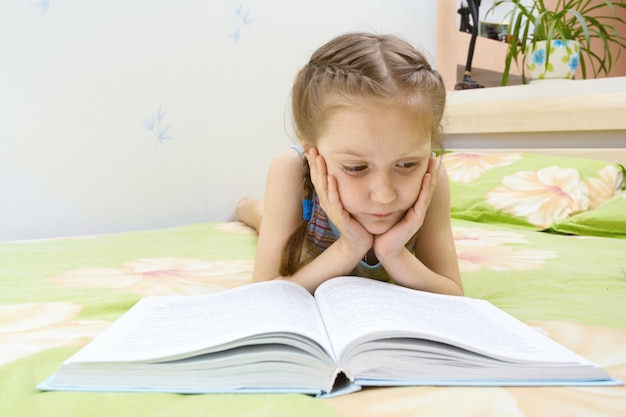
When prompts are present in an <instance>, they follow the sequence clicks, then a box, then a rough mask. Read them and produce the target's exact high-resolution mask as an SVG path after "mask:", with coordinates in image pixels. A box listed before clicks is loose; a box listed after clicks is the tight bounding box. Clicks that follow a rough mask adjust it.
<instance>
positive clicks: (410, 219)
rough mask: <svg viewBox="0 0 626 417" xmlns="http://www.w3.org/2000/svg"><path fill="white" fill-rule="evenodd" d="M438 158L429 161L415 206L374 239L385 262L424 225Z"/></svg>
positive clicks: (433, 185) (403, 247) (377, 249)
mask: <svg viewBox="0 0 626 417" xmlns="http://www.w3.org/2000/svg"><path fill="white" fill-rule="evenodd" d="M436 170H437V158H436V157H435V155H434V154H433V155H432V156H431V157H430V159H429V161H428V169H427V170H426V173H425V174H424V177H423V178H422V186H421V189H420V192H419V194H418V196H417V200H416V201H415V204H414V205H413V206H412V207H410V208H409V209H408V210H407V212H406V214H405V215H404V217H403V218H402V219H401V220H400V221H399V222H398V223H396V224H395V225H394V226H393V227H392V228H391V229H389V230H388V231H387V232H385V233H384V234H382V235H378V236H376V237H375V239H374V252H375V253H376V256H377V258H378V259H379V260H380V261H381V262H383V264H384V262H385V260H386V259H389V258H392V257H394V256H396V255H398V254H400V253H401V252H402V251H403V250H404V249H405V245H406V243H407V242H408V241H409V239H411V237H413V235H415V233H417V231H418V230H419V229H420V228H421V227H422V225H423V224H424V219H425V217H426V211H427V210H428V206H429V205H430V201H431V200H432V196H433V193H434V191H435V186H436V183H437V181H436V178H437V173H436Z"/></svg>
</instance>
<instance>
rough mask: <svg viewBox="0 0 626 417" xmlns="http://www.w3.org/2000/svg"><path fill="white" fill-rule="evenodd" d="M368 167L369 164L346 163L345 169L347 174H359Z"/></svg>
mask: <svg viewBox="0 0 626 417" xmlns="http://www.w3.org/2000/svg"><path fill="white" fill-rule="evenodd" d="M366 169H367V165H344V166H343V171H344V172H345V173H346V174H350V175H357V174H360V173H362V172H363V171H365V170H366Z"/></svg>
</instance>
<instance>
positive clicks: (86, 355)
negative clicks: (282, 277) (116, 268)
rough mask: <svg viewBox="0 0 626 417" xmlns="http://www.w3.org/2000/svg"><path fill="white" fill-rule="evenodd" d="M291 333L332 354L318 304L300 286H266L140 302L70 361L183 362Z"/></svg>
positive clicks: (254, 285) (287, 283)
mask: <svg viewBox="0 0 626 417" xmlns="http://www.w3.org/2000/svg"><path fill="white" fill-rule="evenodd" d="M284 332H293V333H297V334H300V335H304V336H306V337H308V338H311V339H313V340H316V341H317V342H318V343H319V344H321V345H322V346H323V347H324V348H325V349H326V350H327V351H331V347H330V342H329V341H328V338H327V335H326V332H325V330H324V325H323V323H322V321H321V317H320V315H319V311H318V309H317V305H316V303H315V299H314V298H313V297H312V296H311V295H310V294H309V292H308V291H306V290H305V289H304V288H302V287H301V286H299V285H297V284H294V283H292V282H287V281H278V280H276V281H268V282H262V283H258V284H251V285H247V286H243V287H239V288H235V289H232V290H228V291H222V292H218V293H214V294H208V295H201V296H174V297H169V296H157V297H146V298H144V299H142V300H140V301H139V302H138V303H137V304H136V305H135V306H134V307H133V308H132V309H130V310H129V311H128V312H127V313H126V314H125V315H124V316H122V317H121V318H120V319H118V320H117V321H116V322H115V323H114V324H113V325H112V326H111V327H109V328H108V329H107V330H105V331H104V332H103V333H102V334H101V335H99V336H98V337H97V338H96V339H95V340H94V341H92V342H91V343H90V344H89V345H87V346H86V347H85V348H83V349H82V350H81V351H79V352H78V353H77V354H76V355H74V356H73V357H72V358H70V361H138V360H150V359H157V358H174V357H184V356H185V355H182V356H181V354H185V353H188V352H196V351H201V350H204V349H206V348H208V347H211V346H217V345H221V344H224V343H228V342H230V341H233V340H238V339H241V338H244V337H248V336H252V335H259V334H263V333H273V334H274V335H275V333H284Z"/></svg>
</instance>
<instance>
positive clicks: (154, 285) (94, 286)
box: [0, 219, 626, 417]
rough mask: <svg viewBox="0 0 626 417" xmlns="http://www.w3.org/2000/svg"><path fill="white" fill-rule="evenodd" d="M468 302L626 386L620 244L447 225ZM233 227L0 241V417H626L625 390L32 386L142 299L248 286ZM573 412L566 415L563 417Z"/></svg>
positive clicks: (239, 228)
mask: <svg viewBox="0 0 626 417" xmlns="http://www.w3.org/2000/svg"><path fill="white" fill-rule="evenodd" d="M453 224H454V234H455V241H456V244H457V251H458V258H459V263H460V266H461V270H462V275H463V282H464V285H465V290H466V295H467V296H470V297H477V298H484V299H487V300H489V301H491V302H492V303H494V304H495V305H497V306H498V307H500V308H502V309H504V310H506V311H508V312H509V313H511V314H513V315H514V316H516V317H518V318H520V319H521V320H523V321H526V322H528V323H530V324H531V325H533V326H537V327H539V328H541V330H542V331H545V332H547V333H548V334H549V335H550V336H551V337H553V338H555V339H557V340H558V341H559V342H561V343H563V344H565V345H566V346H568V347H570V348H571V349H573V350H575V351H577V352H578V353H580V354H582V355H583V356H586V357H587V358H589V359H591V360H593V361H594V362H596V363H598V364H600V365H601V366H603V367H605V368H606V369H607V370H608V371H609V373H611V375H612V376H614V377H616V378H619V379H625V378H626V348H625V346H626V303H625V300H626V239H617V238H607V237H576V236H563V235H556V234H550V233H545V232H539V231H534V230H529V229H526V228H521V227H516V226H504V225H489V224H481V223H474V222H471V221H467V220H459V219H455V220H453ZM255 245H256V235H254V234H253V233H252V232H251V231H250V230H249V229H247V228H246V227H244V226H243V225H241V224H239V223H207V224H197V225H190V226H185V227H178V228H173V229H167V230H156V231H142V232H129V233H120V234H111V235H102V236H90V237H79V238H64V239H52V240H41V241H27V242H4V243H2V242H0V415H1V416H3V417H4V416H7V417H9V416H16V417H30V416H37V417H40V416H57V415H58V416H63V417H78V416H87V415H88V416H122V415H132V416H171V415H184V416H196V415H198V416H207V415H233V416H266V415H267V416H282V415H284V416H325V415H344V416H347V415H355V416H357V415H358V416H367V415H372V416H373V415H385V416H389V415H399V416H400V415H402V416H406V415H412V414H415V415H417V414H419V415H449V414H446V413H454V415H457V416H464V415H498V416H507V415H511V416H520V415H528V416H530V415H537V416H539V415H547V414H548V411H549V410H551V409H552V408H551V407H555V406H558V407H559V409H560V410H565V411H567V410H568V409H570V408H571V410H578V411H580V410H582V411H584V413H581V415H597V416H607V415H611V416H612V415H619V414H620V413H621V412H622V411H624V410H626V389H625V388H624V387H607V388H597V387H596V388H593V389H592V388H506V389H505V388H433V387H404V388H380V389H367V390H364V391H362V392H359V393H354V394H349V395H346V396H342V397H337V398H330V399H325V400H320V399H315V398H312V397H309V396H305V395H278V394H276V395H239V394H227V395H177V394H146V393H142V394H138V393H135V394H130V393H128V394H125V393H74V392H39V391H37V390H36V389H35V385H36V384H37V383H39V382H41V381H42V380H44V379H46V378H47V377H48V376H49V375H50V374H51V373H53V372H54V371H55V370H56V368H57V367H58V366H59V365H60V364H61V362H63V361H64V360H65V359H66V358H68V357H69V356H70V355H71V354H72V353H74V352H76V351H77V350H78V349H79V348H80V347H81V346H83V345H84V344H85V343H86V342H88V341H89V340H91V339H92V338H93V337H94V336H95V335H96V334H97V333H98V332H100V331H101V330H102V329H104V328H105V327H106V326H108V325H109V324H110V323H111V322H113V321H114V320H115V319H116V318H118V317H119V316H120V315H121V314H123V313H124V312H125V311H126V310H128V308H130V307H131V306H132V305H133V304H134V303H135V302H137V301H138V300H139V299H140V298H141V297H143V296H147V295H159V294H198V293H207V292H214V291H222V290H225V289H228V288H233V287H236V286H239V285H244V284H246V283H248V282H250V279H251V273H252V267H253V259H254V250H255ZM565 414H567V413H563V415H565Z"/></svg>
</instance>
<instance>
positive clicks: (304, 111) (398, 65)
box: [279, 33, 446, 276]
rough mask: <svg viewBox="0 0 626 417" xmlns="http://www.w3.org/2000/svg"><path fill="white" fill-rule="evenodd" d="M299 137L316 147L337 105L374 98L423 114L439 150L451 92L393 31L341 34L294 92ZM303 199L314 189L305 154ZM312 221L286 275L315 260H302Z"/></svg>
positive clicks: (286, 253)
mask: <svg viewBox="0 0 626 417" xmlns="http://www.w3.org/2000/svg"><path fill="white" fill-rule="evenodd" d="M291 96H292V97H291V98H292V100H291V105H292V116H293V124H294V130H295V133H296V136H297V138H298V140H299V141H300V143H301V144H302V147H303V149H304V150H305V151H308V149H309V148H311V147H313V146H315V145H316V142H317V138H318V137H320V135H321V133H323V129H324V128H325V125H326V121H327V119H328V117H329V115H330V114H331V113H332V110H333V109H334V108H337V107H339V106H349V105H350V104H351V103H354V102H356V101H359V100H363V99H369V100H376V101H379V102H381V103H394V104H400V105H403V106H406V107H407V108H409V109H411V110H412V111H413V112H414V114H415V115H416V117H419V118H420V122H421V125H422V126H423V128H424V129H425V133H426V134H427V135H428V136H429V137H430V138H431V143H432V145H433V148H434V149H435V148H438V149H441V144H440V138H441V119H442V117H443V112H444V107H445V101H446V91H445V87H444V84H443V80H442V78H441V76H440V75H439V73H438V72H437V71H435V70H433V69H432V68H431V66H430V64H429V63H428V61H427V59H426V58H425V57H424V56H423V55H422V54H421V53H420V52H419V51H417V50H416V49H415V48H414V47H412V46H411V45H410V44H409V43H408V42H406V41H404V40H402V39H401V38H399V37H396V36H393V35H375V34H369V33H349V34H345V35H341V36H338V37H336V38H334V39H333V40H331V41H330V42H328V43H326V44H325V45H323V46H322V47H320V48H319V49H318V50H317V51H315V52H314V53H313V55H312V56H311V58H310V60H309V62H308V63H307V64H306V65H305V66H304V68H302V69H301V70H300V72H299V73H298V75H297V76H296V79H295V81H294V85H293V88H292V94H291ZM302 188H303V198H304V199H311V198H312V197H313V193H314V188H313V183H312V182H311V176H310V170H309V166H308V162H307V159H306V158H303V178H302ZM307 227H308V220H306V219H303V220H302V224H300V225H299V226H298V228H297V229H296V230H295V231H294V232H293V234H292V235H291V236H290V237H289V239H288V240H287V242H286V243H285V246H284V247H283V253H282V257H281V262H280V266H279V273H280V274H281V275H282V276H289V275H293V274H294V273H295V272H296V271H298V269H300V268H301V267H302V266H303V265H305V264H306V263H307V262H309V261H310V260H308V259H306V260H301V253H302V246H303V244H304V241H305V238H306V233H307Z"/></svg>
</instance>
